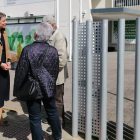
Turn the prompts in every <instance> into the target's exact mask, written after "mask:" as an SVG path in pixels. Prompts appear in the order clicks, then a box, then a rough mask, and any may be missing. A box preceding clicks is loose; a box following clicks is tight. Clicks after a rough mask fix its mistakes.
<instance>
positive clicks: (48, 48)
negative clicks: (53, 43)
mask: <svg viewBox="0 0 140 140" xmlns="http://www.w3.org/2000/svg"><path fill="white" fill-rule="evenodd" d="M49 50H50V47H47V49H46V53H45V56H44V58H43V61H42V63H41V66H40V69H39V71H38V73H37V75H36V78H37V77H38V75H39V74H40V72H41V70H42V66H43V63H44V61H45V58H46V56H47V54H48V52H49Z"/></svg>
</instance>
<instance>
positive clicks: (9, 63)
mask: <svg viewBox="0 0 140 140" xmlns="http://www.w3.org/2000/svg"><path fill="white" fill-rule="evenodd" d="M9 69H11V62H7V70H9Z"/></svg>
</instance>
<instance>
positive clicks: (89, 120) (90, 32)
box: [86, 20, 93, 140]
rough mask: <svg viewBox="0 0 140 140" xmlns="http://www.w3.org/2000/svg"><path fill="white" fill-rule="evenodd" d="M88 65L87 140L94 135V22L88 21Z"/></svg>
mask: <svg viewBox="0 0 140 140" xmlns="http://www.w3.org/2000/svg"><path fill="white" fill-rule="evenodd" d="M86 26H87V48H86V49H87V62H86V63H87V64H86V140H91V135H92V46H93V44H92V37H93V22H92V21H90V20H89V21H87V22H86Z"/></svg>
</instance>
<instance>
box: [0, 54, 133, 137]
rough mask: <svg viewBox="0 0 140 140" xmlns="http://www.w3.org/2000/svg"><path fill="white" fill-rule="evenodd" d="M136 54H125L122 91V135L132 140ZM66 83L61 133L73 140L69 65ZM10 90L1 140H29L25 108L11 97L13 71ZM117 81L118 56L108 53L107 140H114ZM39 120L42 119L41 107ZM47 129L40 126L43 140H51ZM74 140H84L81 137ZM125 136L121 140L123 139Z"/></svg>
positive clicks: (0, 132)
mask: <svg viewBox="0 0 140 140" xmlns="http://www.w3.org/2000/svg"><path fill="white" fill-rule="evenodd" d="M134 61H135V53H134V52H125V89H124V95H125V99H124V131H125V133H124V135H125V136H126V137H128V136H129V138H128V140H132V139H133V121H134V64H135V62H134ZM68 70H69V79H67V81H66V84H65V96H64V101H65V111H66V115H65V117H66V127H65V128H64V129H63V140H72V136H71V133H72V129H71V128H72V125H71V121H72V120H71V119H72V63H71V62H69V63H68ZM10 74H11V75H10V76H11V87H10V99H11V100H10V101H8V102H6V103H5V106H4V107H5V108H6V109H11V110H15V111H8V110H5V113H4V114H3V115H4V116H5V117H6V119H8V120H9V121H10V122H11V125H10V126H8V127H0V140H31V136H30V130H29V121H28V113H27V108H26V105H25V103H24V102H19V101H17V100H16V99H15V98H14V97H13V96H12V91H13V80H14V71H13V70H11V71H10ZM116 79H117V53H116V52H109V53H108V135H109V140H115V135H116V134H115V133H116V128H115V125H116V86H117V84H116ZM42 114H43V115H42V116H45V111H44V108H43V107H42ZM47 127H48V125H45V124H42V129H43V132H44V139H45V140H52V137H51V134H50V133H48V132H46V128H47ZM80 136H81V137H79V138H77V139H75V140H82V139H84V135H80ZM125 136H124V137H125Z"/></svg>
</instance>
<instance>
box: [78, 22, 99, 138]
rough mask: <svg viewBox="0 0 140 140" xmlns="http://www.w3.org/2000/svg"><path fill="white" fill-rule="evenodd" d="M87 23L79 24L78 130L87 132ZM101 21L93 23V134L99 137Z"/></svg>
mask: <svg viewBox="0 0 140 140" xmlns="http://www.w3.org/2000/svg"><path fill="white" fill-rule="evenodd" d="M86 33H87V27H86V23H81V24H80V26H79V58H78V59H79V63H78V67H79V73H78V78H79V79H78V81H79V84H78V85H79V87H78V89H79V92H78V93H79V94H78V102H79V103H78V105H79V109H78V110H79V111H78V130H79V132H84V133H85V114H86V112H85V108H86V59H87V55H86V54H87V53H86V51H87V48H86V47H87V46H86V42H87V39H86ZM100 50H101V23H100V22H94V23H93V37H92V75H91V77H92V112H91V115H92V135H93V136H97V137H99V130H100V67H101V64H100V61H101V58H100V56H101V54H100Z"/></svg>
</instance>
